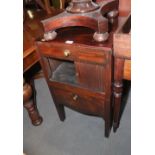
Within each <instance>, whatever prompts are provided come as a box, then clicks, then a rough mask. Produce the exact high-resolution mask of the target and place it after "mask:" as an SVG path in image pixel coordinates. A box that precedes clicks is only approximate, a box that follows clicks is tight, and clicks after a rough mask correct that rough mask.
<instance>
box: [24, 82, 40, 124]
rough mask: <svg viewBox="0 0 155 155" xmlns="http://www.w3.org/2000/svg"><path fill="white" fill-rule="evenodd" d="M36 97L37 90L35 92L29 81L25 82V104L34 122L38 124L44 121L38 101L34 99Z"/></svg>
mask: <svg viewBox="0 0 155 155" xmlns="http://www.w3.org/2000/svg"><path fill="white" fill-rule="evenodd" d="M35 97H36V96H35V92H34V93H33V90H32V87H31V86H30V85H29V84H28V83H25V82H24V84H23V105H24V107H25V109H26V110H27V112H28V114H29V117H30V119H31V122H32V124H33V125H35V126H38V125H40V124H41V123H42V117H41V116H40V114H39V112H38V109H37V106H36V102H35V100H34V98H35Z"/></svg>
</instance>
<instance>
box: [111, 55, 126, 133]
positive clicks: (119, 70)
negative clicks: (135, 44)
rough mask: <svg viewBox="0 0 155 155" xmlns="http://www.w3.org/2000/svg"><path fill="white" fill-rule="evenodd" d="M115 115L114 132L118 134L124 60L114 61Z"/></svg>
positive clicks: (116, 59)
mask: <svg viewBox="0 0 155 155" xmlns="http://www.w3.org/2000/svg"><path fill="white" fill-rule="evenodd" d="M114 61H115V62H114V115H113V130H114V132H116V130H117V128H118V127H119V122H120V108H121V101H122V91H123V71H124V60H123V59H120V58H115V60H114Z"/></svg>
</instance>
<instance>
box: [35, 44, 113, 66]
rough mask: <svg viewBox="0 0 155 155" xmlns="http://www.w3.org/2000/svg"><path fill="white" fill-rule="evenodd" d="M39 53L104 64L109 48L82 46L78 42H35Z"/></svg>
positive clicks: (107, 57) (109, 52)
mask: <svg viewBox="0 0 155 155" xmlns="http://www.w3.org/2000/svg"><path fill="white" fill-rule="evenodd" d="M37 45H38V47H39V50H40V52H41V54H43V55H45V56H50V57H53V58H58V59H64V60H71V61H80V62H86V63H95V64H101V65H102V64H103V65H104V64H105V63H107V60H108V59H109V54H111V50H110V49H108V48H107V49H103V47H102V48H101V47H93V46H91V47H90V46H84V45H79V44H72V45H68V44H64V43H55V42H54V43H49V42H38V43H37Z"/></svg>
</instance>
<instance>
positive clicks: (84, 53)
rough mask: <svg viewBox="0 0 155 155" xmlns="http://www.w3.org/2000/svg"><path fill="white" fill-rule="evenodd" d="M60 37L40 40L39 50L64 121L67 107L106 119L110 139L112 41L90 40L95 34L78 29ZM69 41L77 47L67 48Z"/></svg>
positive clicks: (67, 30)
mask: <svg viewBox="0 0 155 155" xmlns="http://www.w3.org/2000/svg"><path fill="white" fill-rule="evenodd" d="M81 29H84V30H81ZM59 34H60V36H58V37H57V38H56V39H55V40H53V41H41V39H40V40H38V41H37V48H38V53H39V54H40V56H41V64H42V68H43V70H44V73H45V77H46V81H47V83H48V86H49V89H50V91H51V94H52V96H53V99H54V103H55V105H56V108H57V111H58V114H59V116H60V119H61V120H62V121H63V120H64V119H65V112H64V106H66V107H69V108H71V109H73V110H76V111H78V112H81V113H84V114H89V115H95V116H99V117H102V118H103V119H104V120H105V136H109V133H110V129H111V124H112V122H111V115H112V110H111V82H112V79H111V68H112V61H111V59H112V50H111V44H110V43H109V42H110V41H109V42H107V43H96V42H94V41H93V40H92V39H90V40H89V38H91V37H92V31H90V30H89V29H85V28H78V27H75V28H70V29H65V30H64V29H63V30H61V31H60V32H59ZM67 39H69V40H72V41H73V44H67V43H66V40H67ZM91 42H92V44H90V43H91Z"/></svg>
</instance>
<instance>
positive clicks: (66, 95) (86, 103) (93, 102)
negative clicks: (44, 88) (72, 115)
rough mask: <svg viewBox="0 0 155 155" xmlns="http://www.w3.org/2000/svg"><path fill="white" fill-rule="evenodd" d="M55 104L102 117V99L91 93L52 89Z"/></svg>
mask: <svg viewBox="0 0 155 155" xmlns="http://www.w3.org/2000/svg"><path fill="white" fill-rule="evenodd" d="M52 93H53V95H54V99H55V100H56V103H58V104H63V105H65V106H67V107H69V108H72V109H74V110H76V111H79V112H82V113H85V114H94V115H98V116H103V115H104V97H103V98H98V97H97V96H96V97H95V96H94V95H93V94H92V92H91V93H90V92H89V91H88V92H84V91H82V92H79V91H77V90H72V91H68V90H65V89H59V88H54V89H52Z"/></svg>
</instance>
